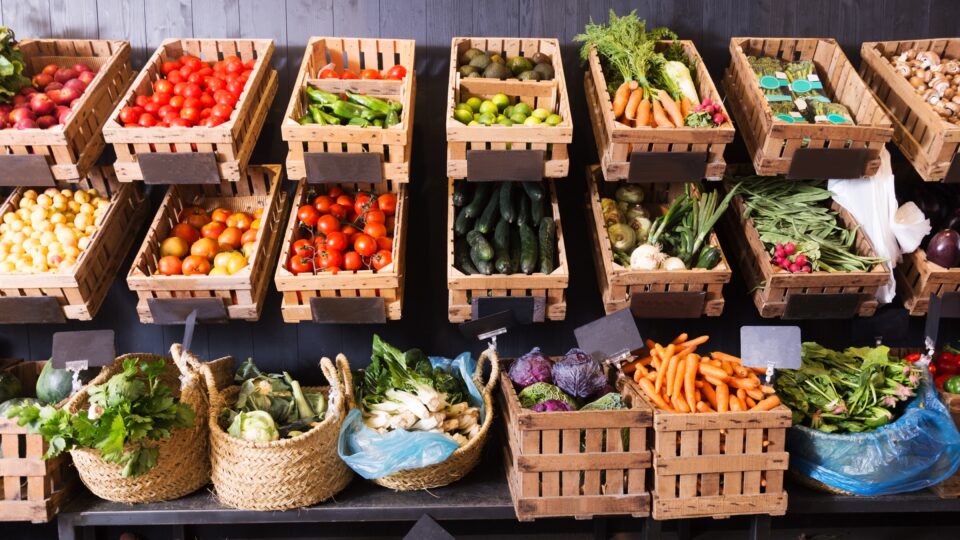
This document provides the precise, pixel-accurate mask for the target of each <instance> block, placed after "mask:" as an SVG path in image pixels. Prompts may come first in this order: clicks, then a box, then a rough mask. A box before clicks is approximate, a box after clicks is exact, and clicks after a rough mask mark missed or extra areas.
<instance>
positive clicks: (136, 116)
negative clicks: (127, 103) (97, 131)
mask: <svg viewBox="0 0 960 540" xmlns="http://www.w3.org/2000/svg"><path fill="white" fill-rule="evenodd" d="M141 114H143V108H142V107H124V108H122V109H120V121H121V122H123V123H124V124H135V123H137V121H138V120H140V115H141Z"/></svg>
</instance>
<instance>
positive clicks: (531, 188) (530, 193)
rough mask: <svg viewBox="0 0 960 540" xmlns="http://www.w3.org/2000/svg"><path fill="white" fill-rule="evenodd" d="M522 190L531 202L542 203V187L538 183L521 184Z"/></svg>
mask: <svg viewBox="0 0 960 540" xmlns="http://www.w3.org/2000/svg"><path fill="white" fill-rule="evenodd" d="M520 185H521V186H523V190H524V191H526V192H527V197H530V200H531V201H542V200H543V186H542V185H540V182H521V183H520Z"/></svg>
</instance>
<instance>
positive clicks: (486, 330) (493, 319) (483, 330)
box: [460, 311, 517, 350]
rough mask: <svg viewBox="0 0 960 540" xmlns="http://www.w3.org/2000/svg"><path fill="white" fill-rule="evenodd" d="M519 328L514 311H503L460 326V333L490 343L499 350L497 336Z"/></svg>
mask: <svg viewBox="0 0 960 540" xmlns="http://www.w3.org/2000/svg"><path fill="white" fill-rule="evenodd" d="M514 326H517V320H516V318H515V317H514V316H513V312H512V311H501V312H499V313H494V314H493V315H488V316H486V317H480V318H479V319H476V320H473V321H467V322H465V323H461V324H460V333H461V334H463V335H464V336H465V337H468V338H475V339H479V340H480V341H489V342H490V343H491V345H492V346H493V348H494V350H496V348H497V336H500V335H503V334H506V333H507V330H508V329H510V328H513V327H514Z"/></svg>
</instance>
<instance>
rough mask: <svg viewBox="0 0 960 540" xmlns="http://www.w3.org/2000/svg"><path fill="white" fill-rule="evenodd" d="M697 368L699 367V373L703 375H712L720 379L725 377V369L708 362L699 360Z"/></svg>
mask: <svg viewBox="0 0 960 540" xmlns="http://www.w3.org/2000/svg"><path fill="white" fill-rule="evenodd" d="M699 368H700V374H701V375H703V376H704V377H713V378H714V379H719V380H721V381H723V380H724V379H726V378H727V372H726V371H724V370H722V369H720V368H718V367H716V366H712V365H710V364H708V363H705V362H701V363H700V366H699Z"/></svg>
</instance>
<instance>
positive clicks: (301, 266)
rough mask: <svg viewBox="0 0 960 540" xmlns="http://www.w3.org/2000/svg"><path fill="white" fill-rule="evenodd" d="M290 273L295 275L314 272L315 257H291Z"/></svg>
mask: <svg viewBox="0 0 960 540" xmlns="http://www.w3.org/2000/svg"><path fill="white" fill-rule="evenodd" d="M290 271H291V272H293V273H294V274H305V273H307V272H313V256H310V257H297V256H294V257H291V258H290Z"/></svg>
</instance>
